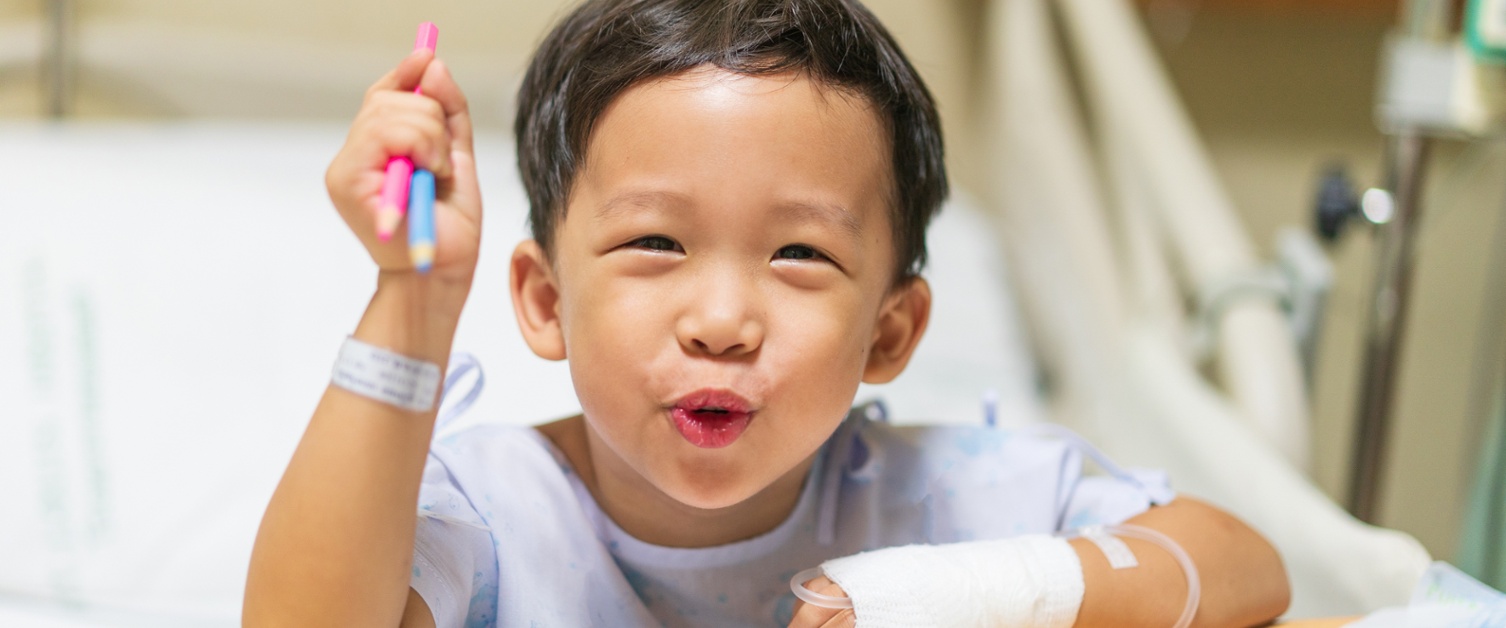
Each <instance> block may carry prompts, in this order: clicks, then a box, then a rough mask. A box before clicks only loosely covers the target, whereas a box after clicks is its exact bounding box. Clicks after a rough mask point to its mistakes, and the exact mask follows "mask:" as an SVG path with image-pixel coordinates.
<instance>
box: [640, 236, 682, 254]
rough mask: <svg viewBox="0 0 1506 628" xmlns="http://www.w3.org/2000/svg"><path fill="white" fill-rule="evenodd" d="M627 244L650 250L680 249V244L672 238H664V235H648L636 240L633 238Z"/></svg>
mask: <svg viewBox="0 0 1506 628" xmlns="http://www.w3.org/2000/svg"><path fill="white" fill-rule="evenodd" d="M628 246H633V247H637V248H640V249H648V250H650V251H678V250H680V245H679V244H676V243H675V241H674V240H671V239H669V238H666V237H664V236H648V237H643V238H638V239H637V240H633V241H632V242H630V243H629V244H628Z"/></svg>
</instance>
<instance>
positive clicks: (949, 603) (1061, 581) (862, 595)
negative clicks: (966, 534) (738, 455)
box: [821, 534, 1083, 628]
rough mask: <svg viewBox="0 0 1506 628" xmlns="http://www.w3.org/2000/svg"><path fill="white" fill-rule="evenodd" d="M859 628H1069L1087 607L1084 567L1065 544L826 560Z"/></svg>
mask: <svg viewBox="0 0 1506 628" xmlns="http://www.w3.org/2000/svg"><path fill="white" fill-rule="evenodd" d="M821 570H822V571H824V572H825V573H826V577H827V578H830V579H831V580H832V582H835V583H837V585H838V586H840V587H842V590H843V591H846V592H847V595H848V597H849V598H851V599H852V605H853V610H854V612H855V613H856V615H857V620H858V626H860V627H861V628H890V627H894V628H900V627H904V628H920V627H931V626H935V627H938V628H939V627H947V626H1010V627H1014V626H1023V627H1028V628H1067V627H1069V626H1071V625H1072V623H1073V622H1075V621H1076V620H1077V611H1078V609H1079V607H1081V606H1082V596H1083V579H1082V563H1080V562H1079V561H1078V560H1077V552H1076V551H1074V550H1073V549H1072V546H1071V545H1069V544H1068V543H1067V540H1066V539H1062V538H1058V537H1054V536H1048V535H1044V534H1034V535H1028V536H1020V537H1015V538H1012V539H1004V540H998V541H974V542H969V543H955V544H950V545H906V546H903V547H890V548H886V549H881V550H875V551H871V552H864V553H862V554H858V555H856V556H848V557H845V558H838V559H835V560H829V561H826V562H825V563H823V564H822V565H821Z"/></svg>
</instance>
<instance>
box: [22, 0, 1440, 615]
mask: <svg viewBox="0 0 1506 628" xmlns="http://www.w3.org/2000/svg"><path fill="white" fill-rule="evenodd" d="M987 12H988V21H987V23H986V24H985V28H986V35H985V39H986V41H987V43H988V46H989V50H990V55H991V57H990V58H991V60H992V61H993V62H994V74H993V75H992V76H991V77H990V78H989V88H990V91H991V94H992V95H993V98H994V100H995V102H994V103H993V105H994V106H995V110H996V111H997V114H996V115H994V116H993V123H994V125H995V126H994V127H993V128H992V129H990V130H989V132H990V133H991V134H992V135H991V136H992V137H993V138H994V139H995V141H994V142H993V145H994V146H995V154H994V156H995V159H993V160H992V161H993V167H992V171H993V172H995V173H996V175H995V177H994V181H995V182H996V183H997V189H996V190H995V192H997V195H998V197H999V198H1000V199H1002V200H1003V202H1002V203H1001V204H1000V206H998V207H980V206H979V204H978V203H975V202H973V201H971V200H970V199H969V198H968V196H967V195H966V194H959V195H958V198H957V199H956V201H955V202H954V203H953V205H952V206H950V207H949V208H948V209H947V210H946V211H945V212H944V213H943V215H942V218H941V219H939V221H938V223H937V225H936V226H935V228H934V229H933V233H932V235H931V238H932V240H931V241H932V243H933V244H932V252H933V269H932V273H931V275H930V276H931V278H932V281H933V283H934V284H935V287H936V294H937V297H936V299H937V303H936V306H937V312H936V314H935V320H934V323H935V324H934V325H933V326H932V328H931V330H930V332H929V333H928V337H927V339H926V341H925V342H924V343H922V345H921V350H920V351H921V353H920V354H919V355H917V357H916V359H915V361H914V362H913V363H912V365H911V368H910V369H909V370H908V371H907V373H906V375H905V376H904V377H902V378H901V379H900V381H899V382H896V383H895V384H894V385H891V386H889V387H887V388H884V389H880V390H872V389H865V390H864V391H863V392H862V395H872V394H882V395H884V396H885V397H886V398H887V399H888V400H889V402H890V406H891V408H892V409H893V410H894V413H895V415H896V416H897V417H899V418H901V419H911V420H944V421H949V422H979V421H981V417H980V416H979V412H978V409H977V401H976V400H977V399H978V396H979V394H980V393H982V392H983V391H985V390H988V389H993V390H995V391H996V392H997V394H998V397H999V399H1000V402H1001V403H1000V406H1001V407H1000V415H1001V416H1003V417H1006V420H1005V421H1003V423H1004V424H1006V425H1008V424H1010V423H1011V422H1015V423H1023V422H1029V421H1035V420H1043V419H1044V417H1046V416H1047V415H1049V416H1051V417H1052V418H1055V419H1058V420H1060V421H1062V422H1063V423H1066V424H1068V425H1070V426H1072V427H1074V428H1076V429H1078V430H1081V431H1082V432H1084V433H1085V434H1086V435H1088V436H1089V437H1091V438H1092V439H1093V440H1094V441H1095V442H1097V443H1098V444H1099V445H1100V446H1102V447H1103V448H1104V449H1105V450H1107V451H1108V452H1109V453H1110V454H1112V455H1114V456H1115V457H1116V458H1118V459H1119V460H1120V461H1121V462H1124V463H1129V464H1135V465H1139V466H1152V467H1161V468H1165V469H1167V470H1168V471H1169V472H1170V473H1171V475H1172V477H1173V478H1174V480H1175V482H1176V485H1177V487H1178V488H1179V489H1180V490H1185V491H1187V492H1189V493H1193V494H1197V495H1200V496H1203V497H1206V498H1207V499H1209V500H1210V501H1212V502H1213V503H1216V504H1218V505H1220V506H1222V507H1225V508H1227V509H1229V510H1231V511H1233V512H1235V513H1236V514H1238V515H1239V516H1241V517H1242V518H1244V519H1245V520H1247V521H1249V522H1251V523H1252V524H1253V525H1254V526H1255V527H1256V528H1257V529H1259V530H1260V531H1261V532H1263V533H1264V534H1266V535H1267V536H1268V537H1269V538H1271V539H1272V541H1273V542H1274V543H1276V545H1277V546H1278V547H1279V548H1280V549H1281V550H1282V553H1283V555H1284V557H1285V559H1286V560H1287V564H1288V568H1289V569H1290V571H1291V574H1292V578H1293V584H1294V587H1295V597H1294V605H1293V609H1292V613H1291V615H1292V616H1294V617H1309V616H1319V615H1337V614H1352V613H1358V612H1363V611H1366V610H1369V609H1373V608H1378V607H1381V606H1391V605H1399V604H1404V603H1405V601H1406V599H1407V595H1408V593H1409V592H1410V591H1411V588H1412V586H1413V584H1414V582H1415V581H1416V580H1417V578H1418V577H1419V576H1420V575H1421V574H1422V573H1423V570H1424V569H1425V568H1426V566H1427V564H1428V561H1429V559H1428V556H1427V554H1426V552H1425V551H1424V550H1423V549H1422V548H1421V547H1420V546H1419V545H1418V544H1417V543H1416V542H1415V541H1414V540H1412V539H1411V538H1410V537H1408V536H1406V535H1404V534H1401V533H1399V532H1395V531H1390V530H1384V529H1379V528H1373V527H1370V526H1367V525H1364V524H1362V523H1360V522H1358V521H1356V520H1355V519H1353V518H1352V517H1350V516H1348V515H1347V514H1346V513H1344V512H1343V510H1342V509H1340V508H1339V507H1338V506H1336V505H1335V504H1333V503H1332V502H1331V501H1330V500H1329V499H1328V498H1326V497H1325V496H1323V495H1322V493H1321V492H1320V491H1318V490H1317V488H1315V487H1314V486H1313V485H1312V483H1311V481H1310V480H1309V479H1308V478H1307V477H1306V470H1307V466H1308V464H1309V461H1308V456H1309V455H1310V454H1309V450H1310V440H1309V435H1308V434H1309V426H1308V418H1307V400H1306V387H1305V380H1304V374H1303V367H1302V364H1303V361H1302V358H1301V355H1302V352H1301V350H1300V346H1299V344H1300V343H1299V342H1298V340H1297V334H1296V333H1294V332H1293V331H1292V322H1291V321H1292V320H1297V321H1301V320H1303V319H1304V316H1302V315H1299V316H1295V317H1293V316H1292V315H1291V314H1289V313H1288V312H1287V311H1286V308H1284V307H1283V305H1285V306H1287V307H1288V308H1292V309H1298V310H1300V309H1302V307H1307V308H1309V309H1310V308H1312V307H1316V306H1315V305H1314V303H1315V302H1316V303H1320V302H1321V300H1322V295H1323V292H1324V288H1323V286H1324V285H1326V284H1325V281H1326V279H1325V276H1326V275H1325V267H1324V266H1323V264H1322V261H1321V258H1319V259H1316V260H1315V259H1314V257H1313V255H1312V254H1311V248H1310V247H1306V246H1305V245H1303V244H1301V243H1300V240H1294V241H1293V242H1295V244H1292V245H1291V248H1292V249H1293V250H1295V251H1297V252H1295V253H1291V254H1288V255H1285V256H1283V259H1286V260H1291V261H1288V262H1286V263H1283V264H1277V265H1269V264H1265V263H1262V262H1260V261H1259V260H1257V259H1256V257H1255V254H1254V252H1253V249H1254V247H1253V245H1252V244H1251V243H1250V242H1249V241H1248V238H1247V236H1246V235H1245V234H1244V231H1243V228H1242V227H1241V226H1240V224H1239V222H1238V220H1237V218H1236V215H1235V213H1234V210H1233V207H1232V205H1231V203H1230V201H1229V200H1228V199H1227V197H1226V195H1225V194H1224V193H1223V191H1222V189H1221V188H1220V184H1219V182H1218V181H1217V179H1216V177H1215V175H1214V174H1213V171H1212V168H1211V166H1210V164H1209V161H1208V158H1207V156H1206V155H1205V154H1203V152H1202V149H1201V147H1200V145H1199V142H1198V139H1197V137H1196V135H1195V133H1194V132H1193V130H1192V128H1191V125H1190V124H1189V123H1188V121H1187V119H1186V117H1185V115H1184V114H1183V113H1182V111H1181V107H1180V105H1179V104H1178V101H1177V99H1176V97H1175V95H1174V94H1173V92H1172V91H1171V88H1170V85H1169V83H1168V81H1167V80H1166V78H1165V76H1164V75H1163V74H1162V73H1161V71H1160V69H1159V65H1158V64H1157V62H1156V60H1155V58H1154V55H1153V53H1152V51H1151V50H1150V48H1149V47H1148V45H1147V44H1146V42H1145V36H1144V34H1143V32H1142V31H1141V29H1140V26H1139V25H1138V23H1137V21H1136V19H1135V17H1134V15H1133V12H1132V11H1131V9H1130V7H1129V6H1128V4H1127V3H1126V2H1124V1H1123V0H1000V1H996V2H991V3H988V5H987ZM1058 26H1059V27H1060V28H1058ZM107 34H108V33H107ZM112 36H116V37H119V38H120V40H121V41H140V40H142V39H143V36H142V35H141V34H140V33H136V34H134V35H133V34H131V33H128V32H124V31H116V32H114V33H113V35H112ZM1058 37H1061V38H1062V39H1060V40H1058ZM79 49H80V50H83V51H85V53H86V54H79V55H77V56H76V57H72V58H75V59H76V60H77V61H78V62H79V63H84V64H88V63H96V62H97V63H108V62H110V60H109V59H107V58H106V55H104V54H102V53H101V52H99V51H100V50H102V49H100V48H90V45H89V44H88V43H86V42H80V43H79ZM90 50H94V51H95V52H93V53H88V51H90ZM1062 50H1065V51H1067V52H1068V53H1069V54H1070V55H1072V60H1073V61H1075V64H1074V65H1075V67H1078V68H1080V70H1081V72H1080V73H1079V74H1078V75H1072V74H1071V73H1070V72H1069V70H1068V67H1069V64H1067V63H1066V60H1065V59H1063V58H1061V55H1060V54H1059V52H1060V51H1062ZM332 55H334V56H338V53H332ZM172 58H173V56H172V55H166V54H163V55H156V56H152V55H146V56H141V57H138V60H139V61H141V62H143V63H145V62H149V63H154V64H155V63H166V62H167V61H168V60H170V59H172ZM182 62H183V63H185V64H193V63H201V62H202V61H195V60H193V59H184V60H183V61H182ZM114 63H116V64H118V65H116V66H114V67H115V71H116V72H117V74H118V75H120V76H134V77H144V76H148V75H149V74H150V72H146V71H144V70H143V68H139V67H136V68H132V67H128V66H127V65H121V64H128V63H130V60H129V59H126V60H124V61H122V60H119V59H116V60H115V61H114ZM310 65H317V64H310ZM151 70H153V71H156V70H157V68H151ZM307 72H308V73H307V75H306V78H308V79H309V82H310V83H314V82H317V81H323V80H325V79H329V78H330V77H328V76H325V75H324V74H322V73H321V71H320V70H318V69H317V68H310V69H309V70H308V71H307ZM337 80H339V81H345V82H352V85H353V87H352V89H353V90H354V92H355V93H359V91H360V89H362V88H363V87H364V82H363V81H364V80H365V79H364V78H361V77H355V78H354V79H352V78H351V77H340V78H338V79H337ZM1073 81H1076V82H1077V83H1078V84H1079V85H1080V86H1081V87H1082V88H1083V89H1082V93H1083V94H1084V95H1085V97H1086V98H1085V100H1084V104H1085V105H1086V108H1085V109H1083V110H1082V114H1083V115H1079V109H1078V102H1077V100H1076V99H1075V98H1074V97H1073V95H1072V93H1071V88H1070V85H1071V82H1073ZM318 88H320V87H310V89H318ZM179 89H181V88H179ZM1084 120H1092V121H1093V124H1092V128H1093V132H1092V133H1089V131H1088V128H1087V126H1086V125H1084V124H1083V121H1084ZM343 133H344V128H343V125H327V124H244V123H224V122H219V123H173V124H151V125H130V124H100V123H73V124H65V125H57V126H52V125H3V126H0V145H4V146H6V147H7V149H6V150H5V151H0V172H8V173H13V174H15V175H18V176H15V177H13V179H14V181H10V182H8V185H7V186H4V187H3V188H0V206H3V207H26V208H32V210H30V211H24V212H13V213H14V214H15V216H13V217H10V216H8V220H14V222H12V223H10V224H9V225H8V227H9V228H7V229H4V230H0V398H3V399H12V400H15V402H14V403H12V404H11V405H10V406H8V407H7V410H6V412H7V414H8V418H11V420H7V421H0V478H5V479H6V481H5V482H3V483H0V502H4V503H11V504H19V505H20V506H21V507H20V508H15V509H0V556H4V557H5V558H6V559H5V560H4V561H3V562H0V624H3V623H6V622H5V621H4V620H5V617H6V615H4V613H6V612H11V613H16V614H18V616H26V617H42V616H47V617H49V618H52V619H54V620H56V621H58V622H68V621H78V622H85V623H88V622H96V621H98V622H105V623H111V624H116V625H154V626H158V625H185V626H187V625H194V626H198V625H234V624H235V623H236V620H237V617H238V608H239V601H240V592H241V583H242V582H243V578H244V569H245V564H246V560H247V556H248V555H249V551H250V545H251V539H252V536H253V535H254V532H255V526H256V522H257V521H259V518H260V513H261V510H262V508H263V506H264V505H265V502H266V499H267V497H268V496H269V495H270V493H271V490H272V487H273V484H274V483H275V481H276V478H277V477H278V475H279V474H280V472H281V470H282V468H283V466H284V464H285V462H286V459H287V456H288V455H289V454H290V453H291V451H292V447H293V445H294V444H295V443H296V440H297V438H298V436H299V432H300V430H301V428H302V426H303V425H304V423H305V421H306V420H307V416H308V413H309V411H310V409H311V408H312V407H313V405H314V403H315V401H316V400H317V398H318V395H319V394H320V392H321V391H322V390H323V387H324V385H325V381H326V380H327V377H328V367H329V363H330V360H331V359H332V357H333V352H334V350H335V348H336V347H337V346H338V343H339V341H340V339H341V338H342V336H343V334H344V333H346V332H347V331H348V329H349V328H350V326H351V325H353V324H354V322H355V321H356V320H357V318H358V316H359V313H360V311H361V308H362V306H363V305H364V302H365V299H366V298H367V297H368V296H369V291H370V287H371V276H370V275H371V273H370V269H369V267H368V266H369V265H368V264H367V263H366V261H365V258H364V256H363V254H362V253H361V249H360V248H359V246H357V245H356V244H355V243H354V241H353V240H351V239H350V237H349V236H348V234H346V233H345V230H344V227H343V225H342V224H341V223H340V222H339V219H338V217H337V216H336V215H335V214H334V212H332V211H329V209H328V208H327V207H326V204H327V203H326V201H325V200H324V192H323V189H322V185H321V181H320V173H322V171H323V169H324V167H325V165H326V164H327V161H328V159H329V157H330V156H332V155H333V153H334V151H335V150H336V149H337V148H338V146H339V143H340V141H341V139H342V137H343ZM479 150H480V151H481V154H480V156H479V160H478V161H479V163H481V164H483V168H485V170H484V171H483V172H482V177H483V184H484V185H485V186H486V187H485V190H484V191H485V197H486V199H487V212H488V219H487V220H488V222H487V229H486V235H485V236H484V237H485V241H484V242H483V253H482V268H481V270H480V271H479V272H478V276H477V283H476V289H475V290H474V291H473V293H472V297H471V303H470V304H469V307H468V309H467V312H466V315H465V318H464V319H463V320H462V326H461V330H460V332H459V334H458V335H457V339H456V348H457V350H466V351H469V352H471V353H474V354H476V355H477V356H479V357H480V359H481V361H482V363H483V364H484V365H485V367H486V368H487V370H488V375H489V377H488V382H489V386H488V388H489V390H488V392H487V394H486V395H484V396H483V397H482V398H481V399H480V400H479V401H478V402H477V404H476V405H475V406H474V407H473V408H472V409H471V411H470V412H469V413H468V415H467V416H466V417H464V418H463V419H461V420H462V421H477V420H508V421H515V422H535V421H540V420H544V419H547V418H552V417H555V416H560V415H563V414H566V413H569V412H573V411H575V410H576V407H575V406H574V398H573V392H572V390H571V388H570V384H569V381H568V377H567V375H566V372H565V369H564V367H563V366H562V365H559V364H543V363H540V362H538V361H537V360H536V359H535V358H533V357H532V356H531V355H530V354H529V353H528V352H527V350H526V349H525V348H524V347H523V345H522V343H521V342H520V339H518V338H517V335H516V334H515V333H513V332H512V330H511V326H512V324H513V323H512V317H511V312H510V309H509V307H508V305H507V303H506V297H505V277H504V276H503V275H504V274H505V272H506V270H505V266H504V264H503V262H502V261H503V260H505V259H506V253H507V250H508V248H509V247H510V246H511V244H512V243H513V242H514V241H515V240H516V239H517V238H519V237H523V234H524V231H523V229H522V224H523V223H522V216H523V215H524V211H523V199H522V194H521V190H520V188H519V185H518V183H517V182H516V176H515V174H514V171H513V170H512V167H511V163H512V158H511V156H510V148H509V145H508V143H507V141H506V140H505V139H503V138H501V137H497V136H489V137H483V138H481V140H480V142H479ZM123 155H125V156H129V159H122V156H123ZM164 173H171V174H170V179H168V178H166V177H167V176H168V175H166V174H164ZM251 217H254V218H251ZM990 225H992V227H993V228H992V229H991V228H990ZM289 234H291V235H289ZM995 236H997V237H995ZM999 243H1002V246H1000V244H999ZM1303 251H1306V252H1303ZM1001 257H1002V258H1003V259H1001ZM1278 269H1279V270H1278ZM1188 302H1191V303H1198V304H1202V306H1201V309H1200V310H1189V309H1188V308H1187V307H1186V306H1185V305H1184V303H1188ZM1299 302H1303V303H1307V304H1308V305H1307V306H1299V305H1297V304H1298V303H1299ZM1016 303H1018V308H1019V313H1018V314H1017V313H1016V307H1017V306H1016ZM1306 316H1307V317H1308V320H1316V318H1317V317H1316V316H1313V315H1311V314H1309V315H1306ZM1017 317H1018V318H1022V319H1024V321H1023V323H1022V322H1021V321H1018V320H1016V318H1017ZM1298 326H1301V323H1299V324H1298ZM1027 329H1028V333H1027V332H1026V331H1025V330H1027ZM1197 338H1202V339H1203V341H1201V345H1202V346H1201V348H1200V347H1199V344H1200V343H1199V342H1198V341H1195V340H1194V339H1197ZM1204 361H1207V362H1208V363H1209V365H1210V366H1211V371H1212V372H1213V373H1214V374H1215V375H1214V377H1212V378H1210V377H1207V376H1205V375H1204V374H1203V373H1202V372H1201V371H1200V368H1201V366H1202V365H1203V362H1204ZM1038 370H1039V371H1040V372H1043V373H1045V374H1046V377H1045V378H1044V382H1045V384H1046V385H1045V388H1046V394H1045V398H1044V399H1042V398H1040V397H1039V396H1038V395H1037V389H1038V384H1039V383H1040V382H1041V378H1040V377H1039V376H1038V375H1037V371H1038ZM13 412H15V413H18V414H10V413H13ZM59 625H71V624H59Z"/></svg>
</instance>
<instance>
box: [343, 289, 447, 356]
mask: <svg viewBox="0 0 1506 628" xmlns="http://www.w3.org/2000/svg"><path fill="white" fill-rule="evenodd" d="M469 293H470V281H469V280H468V279H467V280H466V281H463V282H462V281H459V280H455V279H442V278H438V277H433V276H423V275H419V274H417V273H389V272H382V273H380V274H379V275H378V277H377V290H376V294H374V295H372V297H371V304H370V305H369V306H367V309H366V315H365V316H363V317H362V318H361V323H360V325H359V326H357V327H356V331H355V332H354V333H353V334H351V335H352V336H353V337H355V338H356V339H358V340H360V341H362V342H365V343H368V344H371V345H375V346H377V347H381V348H384V349H387V350H389V351H393V352H396V353H400V354H402V355H405V356H408V357H410V358H415V359H419V360H424V361H427V362H433V363H435V364H439V365H441V366H444V365H445V364H446V363H447V362H448V361H449V355H450V345H451V343H452V342H453V341H454V339H455V329H456V327H458V326H459V323H460V312H461V310H462V309H464V307H465V300H466V297H467V296H468V295H469Z"/></svg>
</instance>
